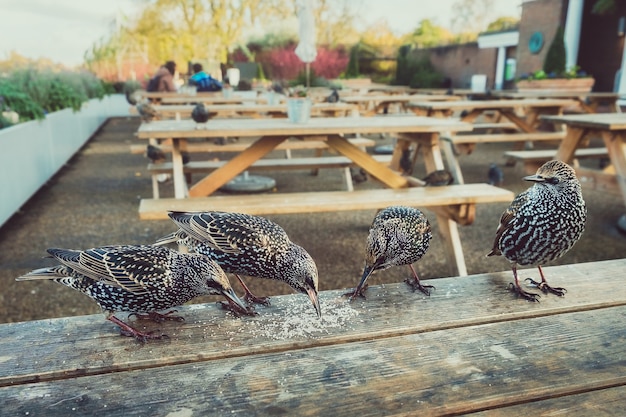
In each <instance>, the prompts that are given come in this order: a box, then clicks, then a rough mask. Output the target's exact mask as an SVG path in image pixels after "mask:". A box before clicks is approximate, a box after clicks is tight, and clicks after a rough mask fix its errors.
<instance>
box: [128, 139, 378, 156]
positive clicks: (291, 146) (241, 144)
mask: <svg viewBox="0 0 626 417" xmlns="http://www.w3.org/2000/svg"><path fill="white" fill-rule="evenodd" d="M348 141H350V143H352V144H353V145H355V146H359V147H373V146H374V145H376V141H374V140H372V139H367V138H351V139H348ZM250 145H251V143H250V142H245V141H237V142H233V143H226V144H224V145H217V144H215V143H212V142H202V143H188V144H187V146H186V149H185V150H186V151H187V152H241V151H244V150H246V149H247V148H248V147H249V146H250ZM159 148H161V150H162V151H163V152H171V151H172V147H171V146H170V145H159ZM327 148H328V144H327V143H326V142H325V141H314V140H286V141H284V142H283V143H281V144H280V145H278V146H276V148H274V149H275V150H277V151H280V150H295V149H327ZM130 152H131V153H134V154H142V153H145V152H146V145H145V144H141V145H130Z"/></svg>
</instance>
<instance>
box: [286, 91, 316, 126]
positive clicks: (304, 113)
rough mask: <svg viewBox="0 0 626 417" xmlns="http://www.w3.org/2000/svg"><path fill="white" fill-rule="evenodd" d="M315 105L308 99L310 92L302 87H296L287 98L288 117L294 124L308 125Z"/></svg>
mask: <svg viewBox="0 0 626 417" xmlns="http://www.w3.org/2000/svg"><path fill="white" fill-rule="evenodd" d="M312 105H313V103H312V101H311V99H310V98H309V97H308V90H307V89H306V88H304V87H302V86H298V87H295V88H294V89H292V90H291V91H290V92H289V95H288V98H287V117H288V118H289V121H290V122H292V123H307V122H308V121H309V119H310V118H311V107H312Z"/></svg>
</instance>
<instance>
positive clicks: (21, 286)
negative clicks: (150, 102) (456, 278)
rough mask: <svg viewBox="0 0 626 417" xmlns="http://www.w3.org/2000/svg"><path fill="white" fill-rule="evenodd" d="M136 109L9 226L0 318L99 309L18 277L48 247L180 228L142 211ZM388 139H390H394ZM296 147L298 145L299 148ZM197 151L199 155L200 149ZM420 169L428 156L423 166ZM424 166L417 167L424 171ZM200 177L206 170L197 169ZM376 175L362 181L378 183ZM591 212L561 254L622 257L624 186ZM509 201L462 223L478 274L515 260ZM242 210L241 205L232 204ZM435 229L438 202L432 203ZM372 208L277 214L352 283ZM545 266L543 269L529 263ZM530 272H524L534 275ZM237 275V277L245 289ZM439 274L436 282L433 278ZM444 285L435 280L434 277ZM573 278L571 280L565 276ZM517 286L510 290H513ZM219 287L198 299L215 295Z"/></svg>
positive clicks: (328, 273) (335, 279)
mask: <svg viewBox="0 0 626 417" xmlns="http://www.w3.org/2000/svg"><path fill="white" fill-rule="evenodd" d="M138 124H139V121H138V119H137V118H115V119H111V120H109V121H108V122H107V123H106V124H105V125H104V126H103V127H102V128H101V129H100V131H99V132H98V133H97V134H95V135H94V137H93V138H92V139H91V140H90V141H89V142H88V143H87V144H86V145H85V146H84V147H83V149H81V150H80V152H78V153H77V154H76V155H75V156H74V157H73V158H72V159H71V160H70V161H68V163H67V164H66V165H65V167H64V168H62V169H61V170H60V171H59V173H58V174H57V175H56V176H55V177H54V178H52V179H51V180H50V181H49V182H48V183H47V184H45V185H44V186H43V187H42V188H41V189H40V190H39V191H38V192H37V193H36V194H35V195H34V196H33V197H32V198H31V199H30V200H29V201H28V202H27V203H26V204H25V205H24V206H23V207H22V209H21V210H20V211H19V212H18V213H16V214H15V215H14V216H13V217H12V218H11V219H9V220H8V221H7V222H6V223H5V225H4V226H3V227H2V228H0V283H1V285H2V288H3V291H2V292H1V293H0V322H15V321H24V320H35V319H43V318H52V317H63V316H72V315H81V314H92V313H97V312H99V311H100V310H99V307H98V306H97V305H96V304H95V303H94V302H92V301H91V300H90V299H89V298H87V297H86V296H83V295H81V294H79V293H77V292H75V291H73V290H71V289H69V288H66V287H64V286H62V285H59V284H56V283H53V282H42V281H39V282H16V281H15V278H16V277H17V276H19V275H21V274H23V273H25V272H28V271H30V270H32V269H35V268H40V267H44V266H48V265H51V264H52V261H51V260H49V259H45V258H44V256H45V255H46V252H45V251H46V249H47V248H49V247H62V248H74V249H86V248H90V247H94V246H102V245H110V244H149V243H153V242H154V241H155V239H157V238H159V237H161V236H163V235H165V234H167V233H170V232H171V231H172V230H174V227H173V224H172V222H171V221H169V220H159V221H140V220H139V217H138V214H137V209H138V205H139V199H140V198H142V197H144V198H145V197H148V198H149V197H151V195H152V188H151V181H150V178H149V176H148V175H147V171H146V159H145V157H144V156H143V155H132V154H130V152H129V145H130V144H131V143H137V139H136V138H135V137H134V136H133V133H134V132H135V131H136V130H137V127H138ZM388 141H389V139H387V140H381V143H389V142H388ZM505 149H506V145H503V144H485V145H479V147H478V149H477V150H476V152H474V153H473V154H471V155H465V156H461V157H460V162H461V166H462V168H463V173H464V176H465V180H466V182H484V181H485V180H486V173H487V169H488V166H489V162H492V161H493V162H497V163H499V164H500V165H502V163H503V162H504V158H503V157H502V152H503V151H504V150H505ZM294 155H296V153H295V152H294ZM200 157H201V156H200V155H194V156H193V158H194V159H200ZM416 169H418V170H419V169H420V167H419V162H418V167H417V168H416ZM503 170H504V174H505V182H504V184H503V187H505V188H507V189H510V190H512V191H514V192H515V193H519V192H521V191H523V190H524V189H525V188H527V187H528V183H525V182H524V181H522V180H521V177H522V176H524V173H523V171H522V168H521V167H520V166H519V165H518V166H515V167H503ZM422 174H425V173H424V172H419V171H418V172H417V173H416V175H417V176H421V175H422ZM267 175H269V176H272V177H273V178H275V179H276V181H277V189H278V190H280V191H281V192H290V191H307V190H343V189H344V185H343V178H342V175H340V171H339V170H322V172H320V174H319V176H317V177H315V176H311V175H310V174H309V173H308V172H306V171H302V172H300V171H294V172H275V173H269V174H267ZM196 179H197V178H196ZM376 186H377V185H376V184H375V183H374V182H373V181H371V180H370V181H367V182H365V183H361V184H357V185H355V189H362V188H368V187H376ZM161 191H162V196H163V197H168V196H172V195H173V189H172V184H171V183H169V184H164V185H163V186H162V187H161ZM584 196H585V199H586V201H587V205H588V211H589V214H588V222H587V226H586V231H585V234H584V236H583V238H582V239H581V240H580V241H579V242H578V244H577V245H576V246H575V247H574V248H573V249H572V250H571V251H570V252H569V253H568V254H567V255H565V256H564V257H563V258H561V259H560V260H559V261H558V262H557V263H558V264H571V263H579V262H589V261H598V260H605V259H616V258H622V257H624V256H626V236H624V235H622V234H620V233H619V232H618V230H617V229H616V227H615V224H616V221H617V219H618V218H619V216H620V215H621V214H622V213H623V212H624V206H623V202H622V199H621V198H620V197H619V196H618V195H613V194H608V193H604V192H598V191H593V190H584ZM506 206H507V204H504V203H500V204H486V205H481V206H479V207H478V209H477V216H476V221H475V222H474V223H473V224H472V225H470V226H464V227H461V228H460V235H461V241H462V243H463V247H464V251H465V259H466V263H467V268H468V272H469V273H470V274H476V273H485V272H490V271H503V270H507V269H508V263H507V261H506V260H504V259H503V258H486V257H485V254H486V253H487V252H488V251H489V249H490V248H491V245H492V242H493V236H494V232H495V228H496V226H497V224H498V220H499V218H500V215H501V213H502V211H503V210H504V209H505V208H506ZM233 211H236V209H233ZM425 212H426V215H427V216H428V217H429V218H430V219H431V223H432V224H433V228H434V229H435V230H436V229H437V226H436V222H435V221H434V215H433V213H432V212H428V211H425ZM374 215H375V212H374V211H373V210H363V211H351V212H339V213H321V214H306V215H304V214H295V215H273V216H268V217H269V218H270V219H272V220H274V221H275V222H277V223H279V224H280V225H281V226H283V228H284V229H285V230H286V231H287V233H288V234H289V236H290V237H291V239H292V240H293V241H294V242H296V243H298V244H300V245H302V246H303V247H305V248H306V249H307V250H308V251H309V253H310V254H311V256H312V257H313V258H314V259H315V261H316V262H317V265H318V269H319V274H320V287H321V288H320V289H321V290H328V289H337V288H349V287H353V286H354V285H356V283H357V282H358V280H359V278H360V275H361V271H362V267H363V252H364V246H365V239H366V236H367V232H368V229H369V225H370V223H371V221H372V219H373V217H374ZM434 236H435V237H434V239H433V242H432V244H431V248H430V250H429V251H428V253H427V254H426V255H425V256H424V258H423V259H422V260H420V261H419V262H417V263H416V264H415V266H416V269H417V271H418V273H419V274H420V276H421V277H422V278H424V279H431V278H438V277H446V276H451V275H453V273H452V271H451V269H450V268H449V266H448V263H447V261H446V259H445V256H444V252H443V245H442V244H441V242H440V241H439V240H438V239H437V234H436V233H435V235H434ZM408 274H409V269H408V268H405V267H403V268H392V269H390V270H386V271H383V272H379V273H377V274H376V275H374V276H372V277H371V278H370V281H369V282H370V284H373V285H375V284H382V283H391V282H399V281H402V280H403V279H404V278H405V277H406V276H407V275H408ZM529 274H533V276H536V270H532V271H529ZM525 275H526V274H524V276H525ZM235 281H236V280H232V282H233V285H234V286H235V288H236V289H238V284H236V283H235ZM248 282H249V284H250V287H251V289H252V290H253V291H255V292H257V293H258V294H259V295H275V294H285V293H291V292H292V291H291V288H290V287H288V286H287V285H286V284H282V283H278V282H275V281H271V280H262V279H249V280H248ZM431 283H432V282H431ZM434 285H435V286H436V282H435V283H434ZM557 285H563V286H565V287H567V285H566V283H557ZM505 296H508V295H505ZM212 300H213V299H212V298H210V297H206V298H198V299H196V300H194V302H208V301H212Z"/></svg>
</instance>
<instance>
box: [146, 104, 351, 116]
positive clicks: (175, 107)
mask: <svg viewBox="0 0 626 417" xmlns="http://www.w3.org/2000/svg"><path fill="white" fill-rule="evenodd" d="M152 107H154V109H155V110H156V111H157V112H159V113H168V114H171V113H185V114H191V112H192V110H193V109H194V107H195V104H153V105H152ZM205 107H206V109H207V110H208V111H209V112H224V113H226V112H235V113H236V112H258V113H277V112H287V103H286V102H283V103H281V104H256V103H248V104H207V105H206V106H205ZM353 108H355V106H353V105H350V104H348V103H313V104H312V109H313V110H318V111H341V110H345V111H348V110H350V109H353Z"/></svg>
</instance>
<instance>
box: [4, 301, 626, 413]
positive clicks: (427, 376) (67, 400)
mask: <svg viewBox="0 0 626 417" xmlns="http://www.w3.org/2000/svg"><path fill="white" fill-rule="evenodd" d="M461 311H462V310H461ZM395 313H396V314H400V312H399V311H395ZM426 318H427V316H424V317H423V318H422V320H424V319H426ZM625 342H626V306H621V307H613V308H607V309H602V310H596V311H582V312H575V313H565V314H559V315H556V316H550V317H540V318H530V319H520V320H514V321H506V322H497V323H491V324H483V325H473V326H467V327H460V328H452V329H448V330H447V331H445V332H441V331H433V332H428V333H417V334H410V335H405V336H401V337H394V338H385V339H378V340H372V341H368V342H363V341H361V342H358V343H347V344H340V345H331V346H319V347H313V348H307V349H302V350H292V349H289V350H285V351H282V352H274V353H268V354H254V355H251V356H247V357H243V358H228V359H220V360H215V361H209V362H204V363H196V364H184V365H177V366H169V367H160V368H154V369H146V370H143V371H142V372H118V373H112V374H108V375H95V376H89V377H82V378H71V379H66V380H62V381H54V382H46V383H38V384H31V385H29V386H21V387H5V388H2V389H0V406H1V408H2V410H3V412H5V413H7V412H8V413H9V414H12V415H39V414H45V415H48V416H49V415H68V414H70V412H79V413H94V412H95V411H106V413H107V415H124V416H129V415H146V414H148V415H171V414H173V413H179V415H193V414H208V413H210V414H211V415H220V416H221V415H246V416H247V415H276V414H279V415H282V414H286V415H333V416H353V415H360V416H374V415H375V416H380V415H396V416H397V415H415V414H416V413H419V415H425V416H430V415H460V414H466V413H471V412H474V411H480V410H485V409H493V408H499V407H505V406H508V405H515V404H520V403H526V402H531V401H540V400H542V399H545V398H552V397H557V396H567V395H571V394H579V393H581V392H583V393H584V392H590V391H596V390H602V389H605V388H606V389H608V388H612V387H615V386H623V385H625V384H626V361H625V360H624V357H623V354H624V350H623V346H624V343H625Z"/></svg>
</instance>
